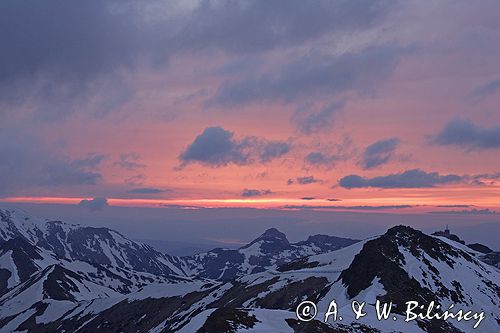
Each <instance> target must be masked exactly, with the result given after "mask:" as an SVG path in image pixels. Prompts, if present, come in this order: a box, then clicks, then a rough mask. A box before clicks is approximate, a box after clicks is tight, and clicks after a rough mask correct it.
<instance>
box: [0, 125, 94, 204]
mask: <svg viewBox="0 0 500 333" xmlns="http://www.w3.org/2000/svg"><path fill="white" fill-rule="evenodd" d="M0 156H2V158H0V195H14V194H19V193H21V192H19V191H24V190H27V189H33V188H41V187H44V188H54V187H58V186H78V185H94V184H96V183H97V182H99V181H100V180H101V178H102V177H101V175H100V174H99V173H97V172H94V171H90V170H89V169H92V168H90V167H91V166H93V165H95V163H97V160H99V158H97V159H96V160H92V158H91V159H90V160H88V159H81V160H71V159H69V158H66V157H64V156H60V155H58V154H55V153H53V152H51V151H49V150H47V149H46V148H45V147H43V146H42V145H41V144H40V142H39V141H37V140H36V139H35V138H30V137H29V135H28V134H25V135H23V136H19V135H16V134H15V133H7V132H4V133H0Z"/></svg>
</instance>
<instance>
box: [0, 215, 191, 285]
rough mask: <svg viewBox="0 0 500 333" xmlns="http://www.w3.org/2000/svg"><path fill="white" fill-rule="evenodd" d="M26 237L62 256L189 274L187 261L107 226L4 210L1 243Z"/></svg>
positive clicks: (140, 268)
mask: <svg viewBox="0 0 500 333" xmlns="http://www.w3.org/2000/svg"><path fill="white" fill-rule="evenodd" d="M14 238H22V239H26V240H27V241H29V242H30V243H31V244H32V245H34V246H37V247H39V248H41V249H44V250H47V251H50V252H51V253H53V254H55V255H56V256H57V257H58V258H63V259H67V260H80V261H85V262H89V263H93V264H99V265H110V266H113V267H118V268H122V269H129V270H135V271H139V272H146V273H151V274H155V275H179V276H186V271H185V269H186V267H185V263H184V262H183V261H182V260H180V259H179V258H178V257H173V256H169V255H166V254H162V253H160V252H158V251H156V250H154V249H153V248H151V247H150V246H148V245H145V244H142V243H138V242H134V241H132V240H129V239H127V238H125V237H123V236H122V235H121V234H120V233H118V232H116V231H114V230H110V229H107V228H92V227H82V226H77V225H71V224H67V223H64V222H61V221H48V220H43V219H38V218H33V217H31V216H29V215H28V214H26V213H24V212H22V211H20V210H15V211H12V210H0V243H2V241H3V242H5V241H8V240H9V239H14Z"/></svg>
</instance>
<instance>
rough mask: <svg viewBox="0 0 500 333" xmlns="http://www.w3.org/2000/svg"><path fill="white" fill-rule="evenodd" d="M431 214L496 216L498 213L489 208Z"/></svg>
mask: <svg viewBox="0 0 500 333" xmlns="http://www.w3.org/2000/svg"><path fill="white" fill-rule="evenodd" d="M429 214H457V215H496V214H498V212H496V211H494V210H491V209H489V208H485V209H476V208H473V209H464V210H446V211H435V212H429Z"/></svg>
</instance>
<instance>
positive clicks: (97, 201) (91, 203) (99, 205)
mask: <svg viewBox="0 0 500 333" xmlns="http://www.w3.org/2000/svg"><path fill="white" fill-rule="evenodd" d="M78 206H80V207H83V208H86V209H88V210H90V211H92V212H95V211H98V210H102V209H103V208H106V207H108V206H109V204H108V199H106V198H93V199H83V200H82V201H80V203H79V204H78Z"/></svg>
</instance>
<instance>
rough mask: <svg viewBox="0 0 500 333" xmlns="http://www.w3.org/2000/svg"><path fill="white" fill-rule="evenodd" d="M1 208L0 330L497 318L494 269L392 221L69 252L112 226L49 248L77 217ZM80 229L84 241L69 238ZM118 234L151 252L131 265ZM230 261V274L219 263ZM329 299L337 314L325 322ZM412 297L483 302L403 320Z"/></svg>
mask: <svg viewBox="0 0 500 333" xmlns="http://www.w3.org/2000/svg"><path fill="white" fill-rule="evenodd" d="M0 212H1V213H2V215H0V216H2V222H1V223H2V227H0V230H1V231H0V234H1V235H2V238H1V239H2V240H0V290H2V291H0V332H14V331H25V332H26V331H27V332H77V331H78V332H188V333H192V332H209V333H212V332H217V333H219V332H312V333H315V332H363V333H367V332H412V333H413V332H431V333H433V332H457V333H458V332H496V331H498V330H499V328H500V326H499V323H500V312H499V311H498V310H499V308H500V286H499V285H500V272H499V270H498V269H497V268H496V267H493V266H489V265H487V264H485V263H483V262H481V261H480V260H478V259H477V258H478V257H479V256H480V255H481V254H480V253H479V252H476V251H475V250H473V249H471V248H469V247H466V246H465V245H463V244H460V243H457V242H454V241H452V240H449V239H447V238H444V237H437V236H429V235H426V234H424V233H422V232H420V231H417V230H414V229H412V228H409V227H404V226H397V227H393V228H391V229H389V230H388V231H387V232H386V233H385V234H384V235H381V236H379V237H373V238H371V239H367V240H364V241H359V242H356V241H352V240H345V239H339V238H335V237H329V236H311V237H309V238H308V239H307V240H306V241H304V242H299V243H293V244H291V243H289V242H288V240H287V239H286V237H285V235H284V234H282V233H281V232H279V231H278V230H276V229H270V230H267V231H266V232H265V233H264V234H262V235H261V236H260V237H258V238H257V239H256V240H255V241H253V242H251V243H250V244H248V245H246V246H244V247H242V248H240V249H238V250H233V252H228V251H231V250H222V249H216V250H213V251H210V252H208V253H206V254H202V255H199V256H194V257H190V258H176V257H172V258H170V257H168V256H163V255H161V254H158V253H156V252H155V251H154V250H152V249H150V248H149V247H143V246H142V245H141V244H139V243H134V242H132V243H129V242H131V241H129V240H127V239H126V238H124V237H123V236H116V237H121V239H119V241H115V243H112V244H113V249H112V250H111V249H109V252H106V253H107V254H106V255H105V256H106V257H107V258H108V259H109V261H110V262H111V263H108V262H103V261H99V262H98V261H97V259H95V258H94V256H91V255H82V254H80V255H78V254H77V253H78V251H76V252H75V249H76V248H79V247H86V248H89V247H90V248H92V246H94V245H95V246H98V248H101V249H102V246H104V245H103V244H108V242H106V241H102V239H99V241H97V240H96V241H95V242H89V241H88V240H89V239H91V238H93V239H96V238H99V237H100V236H101V235H104V236H103V237H106V236H105V235H106V234H111V235H112V236H111V237H114V236H113V235H115V234H114V232H113V231H110V230H108V229H106V230H107V231H106V232H104V231H101V229H93V228H83V229H84V230H85V235H86V236H84V237H83V236H82V237H79V238H73V239H74V241H72V242H71V244H72V245H71V247H70V246H67V244H64V245H63V248H66V251H65V252H56V251H54V250H53V248H54V244H57V242H55V241H54V242H53V243H52V242H51V241H47V240H46V239H45V238H46V237H48V236H49V235H54V234H58V235H59V238H60V240H59V242H61V243H64V242H65V240H66V239H69V238H71V237H70V236H69V235H70V234H71V233H72V231H73V232H74V230H77V229H78V228H80V227H78V226H68V225H65V227H63V229H65V230H66V231H65V233H64V236H65V237H66V238H63V237H62V235H63V234H62V233H57V232H56V233H54V232H50V231H48V230H49V229H50V228H51V227H50V226H47V225H50V224H51V223H52V222H50V221H45V220H39V219H33V218H31V217H29V216H26V215H23V213H20V212H12V211H0ZM26 218H27V219H26ZM57 223H58V224H59V223H61V222H57ZM39 224H40V225H45V226H39ZM6 226H8V227H6ZM13 226H14V227H13ZM29 230H31V231H32V232H31V233H30V232H28V231H29ZM37 230H40V231H37ZM92 231H95V233H94V236H90V234H91V233H92ZM26 235H31V236H33V235H34V236H33V238H30V237H27V236H26ZM116 235H119V234H118V233H116ZM55 237H56V238H57V236H55ZM104 239H108V238H104ZM78 240H81V241H83V243H84V244H85V245H81V244H80V245H77V244H78V242H79V241H78ZM108 240H109V239H108ZM349 242H350V243H352V244H350V245H349V244H347V243H349ZM46 244H49V245H46ZM50 244H51V245H50ZM110 244H111V243H110ZM131 244H134V245H131ZM122 246H124V247H130V248H132V249H136V250H137V251H142V250H141V249H143V250H144V251H146V253H149V255H150V256H151V257H150V258H151V259H150V260H158V262H159V263H158V264H154V263H149V264H147V265H146V264H144V260H143V261H142V264H140V265H139V264H137V263H135V262H134V260H130V258H128V257H127V255H123V256H122V255H120V254H125V253H128V252H127V251H131V250H130V249H122V248H121V247H122ZM85 251H89V252H90V253H92V250H90V249H88V250H85ZM62 253H64V255H62ZM110 253H111V255H112V256H113V257H114V258H115V260H116V259H117V258H118V259H120V260H121V261H122V262H123V266H121V267H120V266H118V261H116V265H115V262H113V261H112V259H111V258H110V257H108V256H109V254H110ZM228 253H229V254H228ZM154 258H159V259H154ZM165 258H168V259H169V260H171V261H169V263H170V264H172V265H173V267H178V271H174V269H172V271H173V272H174V273H176V274H172V273H171V272H169V273H159V274H158V273H154V272H148V271H146V270H150V269H151V267H158V266H157V265H160V263H162V262H163V261H164V260H166V259H165ZM209 258H210V259H209ZM101 260H105V259H101ZM134 265H135V266H134ZM212 266H213V267H215V268H213V267H212ZM159 267H163V266H159ZM221 267H223V268H222V270H221ZM258 267H263V268H264V269H263V270H261V269H260V268H258ZM224 268H225V270H224ZM228 269H231V270H232V273H231V274H233V276H234V278H233V279H230V275H225V273H224V274H221V272H222V271H224V272H226V271H228ZM212 271H213V273H212ZM211 274H213V275H216V276H215V277H216V278H213V275H211ZM217 274H218V275H217ZM228 274H229V273H228ZM333 299H335V300H336V302H337V304H338V311H339V314H340V315H341V316H342V317H343V318H342V320H341V321H340V320H337V321H333V320H330V321H328V322H327V323H325V322H323V319H324V315H325V312H326V311H327V309H328V306H329V304H330V302H331V301H332V300H333ZM304 300H310V301H314V302H315V303H316V304H317V309H318V313H317V316H316V319H315V320H312V321H309V322H300V321H298V320H297V317H296V315H295V309H296V307H297V305H298V304H300V303H301V302H302V301H304ZM353 300H357V301H359V302H366V305H365V308H364V311H365V312H367V313H368V315H366V316H364V317H362V318H360V319H355V318H354V314H353V312H352V310H351V302H352V301H353ZM377 300H379V301H383V302H392V303H393V308H392V314H391V316H390V318H389V319H388V320H380V321H379V320H377V319H376V316H375V303H376V301H377ZM410 300H413V301H418V302H419V303H420V304H430V303H431V302H433V301H434V302H435V304H436V305H439V306H441V308H443V309H448V307H449V306H450V304H454V307H455V309H466V310H471V311H474V312H480V311H484V320H482V322H481V323H480V325H479V327H478V328H477V329H473V325H474V323H473V322H471V321H465V320H462V321H457V320H448V321H443V320H425V319H417V320H413V321H410V322H405V302H407V301H410ZM415 311H417V310H415ZM418 311H420V310H418ZM422 311H424V310H422ZM393 318H396V320H394V319H393Z"/></svg>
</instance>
